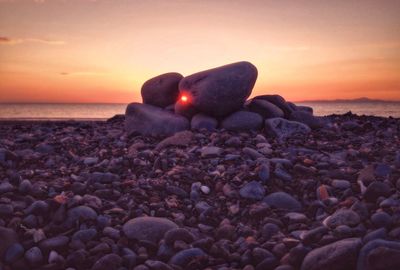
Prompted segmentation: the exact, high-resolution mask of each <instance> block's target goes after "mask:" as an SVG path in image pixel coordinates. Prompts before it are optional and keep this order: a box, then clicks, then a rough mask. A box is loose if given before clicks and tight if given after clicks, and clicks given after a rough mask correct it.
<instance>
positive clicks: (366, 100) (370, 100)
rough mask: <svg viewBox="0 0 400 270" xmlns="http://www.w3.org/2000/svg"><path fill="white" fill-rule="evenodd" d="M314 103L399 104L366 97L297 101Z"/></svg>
mask: <svg viewBox="0 0 400 270" xmlns="http://www.w3.org/2000/svg"><path fill="white" fill-rule="evenodd" d="M302 102H304V103H314V102H315V103H316V102H326V103H331V102H332V103H334V102H349V103H357V102H358V103H366V102H371V103H374V102H379V103H382V102H384V103H397V102H400V100H382V99H371V98H367V97H360V98H354V99H329V100H328V99H318V100H302V101H297V103H302Z"/></svg>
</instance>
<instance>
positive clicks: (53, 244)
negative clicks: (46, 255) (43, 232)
mask: <svg viewBox="0 0 400 270" xmlns="http://www.w3.org/2000/svg"><path fill="white" fill-rule="evenodd" d="M68 242H69V238H68V237H67V236H64V235H59V236H55V237H52V238H48V239H45V240H42V241H40V242H39V247H40V249H41V250H44V251H50V250H60V249H63V248H68Z"/></svg>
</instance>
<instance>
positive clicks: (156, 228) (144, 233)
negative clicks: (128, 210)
mask: <svg viewBox="0 0 400 270" xmlns="http://www.w3.org/2000/svg"><path fill="white" fill-rule="evenodd" d="M176 228H178V226H177V225H176V224H175V223H174V222H172V221H171V220H169V219H166V218H159V217H138V218H134V219H131V220H129V221H127V222H126V223H125V224H124V226H123V227H122V230H123V232H124V233H125V235H126V236H127V237H128V238H129V239H136V240H146V241H149V242H153V243H158V242H159V241H160V240H161V239H162V238H163V236H164V234H165V233H166V232H167V231H169V230H172V229H176Z"/></svg>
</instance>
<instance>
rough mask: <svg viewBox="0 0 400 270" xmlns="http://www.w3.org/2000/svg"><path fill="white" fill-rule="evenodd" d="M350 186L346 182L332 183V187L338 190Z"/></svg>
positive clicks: (336, 181) (336, 180)
mask: <svg viewBox="0 0 400 270" xmlns="http://www.w3.org/2000/svg"><path fill="white" fill-rule="evenodd" d="M350 186H351V184H350V182H349V181H347V180H338V179H335V180H333V181H332V187H334V188H338V189H347V188H349V187H350Z"/></svg>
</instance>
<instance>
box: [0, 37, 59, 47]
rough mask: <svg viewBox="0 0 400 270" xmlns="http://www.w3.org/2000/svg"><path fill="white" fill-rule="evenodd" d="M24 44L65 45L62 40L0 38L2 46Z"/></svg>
mask: <svg viewBox="0 0 400 270" xmlns="http://www.w3.org/2000/svg"><path fill="white" fill-rule="evenodd" d="M22 43H41V44H47V45H64V44H65V42H64V41H62V40H51V39H43V38H9V37H4V36H0V45H16V44H22Z"/></svg>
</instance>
